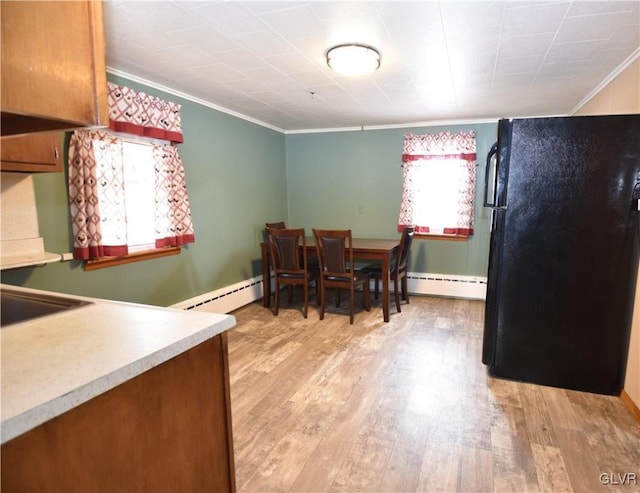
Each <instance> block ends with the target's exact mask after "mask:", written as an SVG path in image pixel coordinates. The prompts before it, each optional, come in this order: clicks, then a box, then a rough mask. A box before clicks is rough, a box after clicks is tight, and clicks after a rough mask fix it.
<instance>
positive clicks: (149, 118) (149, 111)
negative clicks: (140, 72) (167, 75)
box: [107, 82, 184, 143]
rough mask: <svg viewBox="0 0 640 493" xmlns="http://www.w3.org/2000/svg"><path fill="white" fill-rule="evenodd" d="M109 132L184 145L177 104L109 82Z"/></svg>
mask: <svg viewBox="0 0 640 493" xmlns="http://www.w3.org/2000/svg"><path fill="white" fill-rule="evenodd" d="M107 87H108V101H109V128H110V129H112V130H114V131H116V132H125V133H130V134H134V135H142V136H145V137H151V138H154V139H163V140H169V141H171V142H176V143H180V142H183V140H184V138H183V136H182V124H181V119H180V108H181V106H180V105H179V104H178V103H174V102H171V101H166V100H164V99H161V98H158V97H155V96H150V95H148V94H145V93H143V92H139V91H136V90H134V89H131V88H129V87H125V86H120V85H118V84H114V83H113V82H107Z"/></svg>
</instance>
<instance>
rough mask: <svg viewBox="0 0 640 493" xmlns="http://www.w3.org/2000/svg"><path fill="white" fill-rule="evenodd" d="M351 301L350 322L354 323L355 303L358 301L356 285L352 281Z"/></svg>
mask: <svg viewBox="0 0 640 493" xmlns="http://www.w3.org/2000/svg"><path fill="white" fill-rule="evenodd" d="M349 297H350V303H349V308H350V310H349V323H350V324H351V325H353V305H355V303H356V299H355V298H356V294H355V286H354V285H353V283H351V290H350V293H349Z"/></svg>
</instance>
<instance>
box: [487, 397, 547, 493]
mask: <svg viewBox="0 0 640 493" xmlns="http://www.w3.org/2000/svg"><path fill="white" fill-rule="evenodd" d="M491 451H492V454H493V484H494V491H497V492H511V491H523V492H524V491H532V492H535V491H538V479H537V476H536V470H535V462H534V460H533V452H532V449H531V444H530V442H529V435H528V433H527V424H526V420H525V417H524V411H523V410H522V408H520V407H514V406H510V405H504V404H502V405H501V404H498V403H494V404H493V405H492V424H491Z"/></svg>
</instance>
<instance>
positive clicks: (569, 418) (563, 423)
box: [540, 386, 580, 430]
mask: <svg viewBox="0 0 640 493" xmlns="http://www.w3.org/2000/svg"><path fill="white" fill-rule="evenodd" d="M540 392H542V397H543V398H544V401H545V403H546V405H547V409H548V410H549V414H550V415H551V419H552V420H553V423H554V425H555V426H556V427H559V428H565V429H569V430H578V429H580V423H579V421H578V418H577V417H576V415H575V413H574V412H573V406H572V405H571V402H570V401H569V397H568V395H567V391H566V390H565V389H558V388H555V387H545V386H540Z"/></svg>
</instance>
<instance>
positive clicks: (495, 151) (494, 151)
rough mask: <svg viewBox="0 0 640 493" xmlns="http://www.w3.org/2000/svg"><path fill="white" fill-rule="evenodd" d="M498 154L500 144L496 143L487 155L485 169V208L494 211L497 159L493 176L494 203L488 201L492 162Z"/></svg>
mask: <svg viewBox="0 0 640 493" xmlns="http://www.w3.org/2000/svg"><path fill="white" fill-rule="evenodd" d="M497 154H498V143H497V142H496V143H495V144H493V145H492V146H491V149H490V150H489V154H487V163H486V166H485V169H484V203H483V206H484V207H491V208H492V209H495V208H496V184H497V179H498V161H497V159H496V168H495V172H494V175H493V191H492V194H491V195H492V202H489V201H488V196H489V171H490V170H491V160H492V158H493V156H497Z"/></svg>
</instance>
